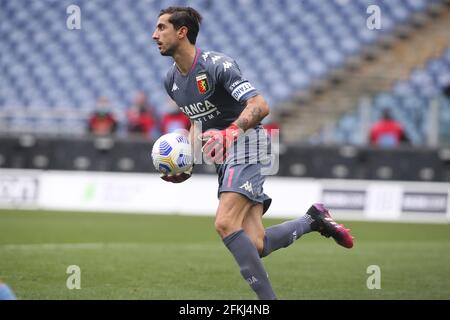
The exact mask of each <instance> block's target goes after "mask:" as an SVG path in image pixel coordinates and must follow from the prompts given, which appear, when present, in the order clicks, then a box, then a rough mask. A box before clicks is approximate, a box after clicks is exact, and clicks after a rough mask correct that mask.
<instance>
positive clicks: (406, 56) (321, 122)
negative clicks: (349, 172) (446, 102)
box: [280, 5, 450, 143]
mask: <svg viewBox="0 0 450 320" xmlns="http://www.w3.org/2000/svg"><path fill="white" fill-rule="evenodd" d="M448 30H450V6H449V5H445V6H437V7H434V8H431V9H430V11H429V12H428V13H427V14H422V15H420V16H417V17H415V18H414V19H413V20H412V21H411V23H410V25H408V26H402V27H400V28H398V29H397V30H396V33H395V34H394V35H391V36H387V37H385V38H383V39H382V40H380V41H379V43H378V44H377V45H376V46H374V47H372V48H367V49H366V50H365V52H364V53H363V54H362V55H361V57H359V58H357V59H356V60H355V59H353V60H352V61H351V62H350V63H349V64H348V65H347V67H346V68H345V69H343V70H337V71H336V72H335V73H333V74H332V75H331V76H330V77H329V79H327V81H326V82H324V83H318V84H317V86H316V87H315V88H313V89H311V90H310V91H309V92H307V93H306V94H305V93H300V94H299V96H298V98H297V99H294V101H292V102H290V103H288V104H286V105H284V106H283V109H284V110H285V112H283V113H281V114H280V120H281V125H282V128H283V131H284V132H289V134H288V135H284V136H283V138H284V140H285V141H286V142H288V143H298V142H303V141H305V140H307V138H308V137H310V136H312V135H314V134H316V133H318V132H319V131H320V129H321V128H323V127H325V126H327V125H332V124H334V123H335V122H336V121H337V119H338V118H339V117H340V116H341V115H342V114H343V113H345V112H348V111H352V110H354V109H355V108H356V106H357V105H358V102H359V101H360V99H361V98H363V97H371V96H374V95H375V94H377V93H379V92H382V91H386V90H389V89H390V88H391V87H392V85H393V83H394V82H395V81H398V80H404V79H407V78H408V76H409V74H410V73H411V71H412V70H413V69H414V68H416V67H418V66H421V65H423V64H425V63H426V61H427V60H429V59H431V58H434V57H437V56H439V55H440V54H442V53H443V51H444V50H445V48H446V47H448V46H449V45H450V32H448ZM411 52H414V53H415V54H411Z"/></svg>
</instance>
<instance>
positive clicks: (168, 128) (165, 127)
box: [161, 100, 191, 134]
mask: <svg viewBox="0 0 450 320" xmlns="http://www.w3.org/2000/svg"><path fill="white" fill-rule="evenodd" d="M168 109H169V110H168V113H166V114H165V115H164V116H163V117H162V119H161V133H162V134H166V133H169V132H174V131H175V130H177V129H186V130H189V128H190V127H191V121H190V120H189V118H188V117H187V116H186V115H185V114H184V113H183V112H181V110H180V109H179V108H178V106H177V105H176V104H175V102H173V101H172V100H170V101H169V106H168Z"/></svg>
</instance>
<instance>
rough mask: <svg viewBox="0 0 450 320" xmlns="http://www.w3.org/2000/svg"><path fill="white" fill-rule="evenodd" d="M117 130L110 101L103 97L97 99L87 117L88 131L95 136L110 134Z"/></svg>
mask: <svg viewBox="0 0 450 320" xmlns="http://www.w3.org/2000/svg"><path fill="white" fill-rule="evenodd" d="M116 130H117V120H116V118H115V116H114V113H113V111H112V110H111V106H110V102H109V100H108V99H107V98H105V97H100V98H99V99H98V100H97V105H96V107H95V110H94V111H93V112H92V113H91V114H90V116H89V119H88V131H89V133H91V134H93V135H95V136H108V135H112V134H114V133H115V132H116Z"/></svg>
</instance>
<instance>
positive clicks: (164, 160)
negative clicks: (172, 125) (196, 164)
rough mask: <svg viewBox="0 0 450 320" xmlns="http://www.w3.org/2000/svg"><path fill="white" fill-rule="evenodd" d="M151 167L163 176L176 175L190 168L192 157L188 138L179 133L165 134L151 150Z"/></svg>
mask: <svg viewBox="0 0 450 320" xmlns="http://www.w3.org/2000/svg"><path fill="white" fill-rule="evenodd" d="M152 159H153V165H154V166H155V168H156V170H158V171H159V172H160V173H163V174H178V173H182V172H185V171H188V170H190V169H191V168H192V163H193V161H192V160H193V156H192V150H191V144H190V143H189V140H188V138H187V137H186V136H185V135H183V134H181V133H176V132H172V133H167V134H165V135H163V136H161V137H159V138H158V140H156V142H155V144H154V145H153V149H152Z"/></svg>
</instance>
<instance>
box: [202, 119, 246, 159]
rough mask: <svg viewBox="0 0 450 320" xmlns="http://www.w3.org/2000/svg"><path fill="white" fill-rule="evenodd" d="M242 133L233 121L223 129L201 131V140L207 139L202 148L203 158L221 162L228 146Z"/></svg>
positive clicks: (226, 153)
mask: <svg viewBox="0 0 450 320" xmlns="http://www.w3.org/2000/svg"><path fill="white" fill-rule="evenodd" d="M242 133H243V131H242V129H241V128H239V127H238V126H237V125H235V124H234V123H232V124H231V125H230V126H229V127H228V128H226V129H224V130H209V131H206V132H205V133H203V134H202V140H207V142H206V143H205V145H204V146H203V148H202V151H203V154H204V156H205V159H207V160H209V161H210V162H214V163H217V164H219V163H223V162H224V160H225V159H226V157H227V156H228V150H229V148H230V147H231V146H232V145H233V143H234V142H235V141H236V140H237V139H238V138H239V136H240V135H241V134H242Z"/></svg>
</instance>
